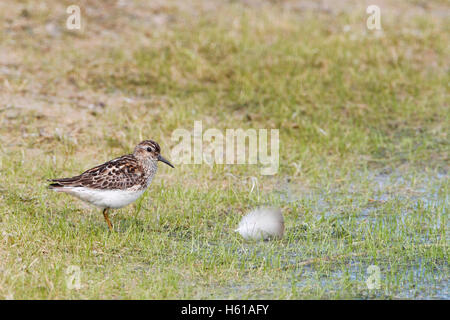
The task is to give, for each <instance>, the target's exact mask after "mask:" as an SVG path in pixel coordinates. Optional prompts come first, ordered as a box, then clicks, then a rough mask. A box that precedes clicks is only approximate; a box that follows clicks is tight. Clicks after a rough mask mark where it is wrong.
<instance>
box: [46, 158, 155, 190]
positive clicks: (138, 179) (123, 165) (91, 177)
mask: <svg viewBox="0 0 450 320" xmlns="http://www.w3.org/2000/svg"><path fill="white" fill-rule="evenodd" d="M145 169H146V168H144V167H143V165H142V164H140V163H139V161H138V160H137V159H136V157H135V156H134V155H132V154H128V155H125V156H122V157H119V158H116V159H113V160H110V161H108V162H105V163H103V164H101V165H99V166H96V167H94V168H92V169H89V170H87V171H85V172H83V173H82V174H80V175H78V176H75V177H72V178H63V179H53V180H51V181H52V182H54V183H52V184H50V187H88V188H94V189H106V190H113V189H121V190H126V189H129V188H131V187H133V186H136V185H140V186H142V187H146V181H147V179H148V173H147V174H146V170H145Z"/></svg>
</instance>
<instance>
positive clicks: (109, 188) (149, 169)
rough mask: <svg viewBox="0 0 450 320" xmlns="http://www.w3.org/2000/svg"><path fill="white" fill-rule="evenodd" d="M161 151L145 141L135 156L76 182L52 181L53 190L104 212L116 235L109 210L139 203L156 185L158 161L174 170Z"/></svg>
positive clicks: (113, 162)
mask: <svg viewBox="0 0 450 320" xmlns="http://www.w3.org/2000/svg"><path fill="white" fill-rule="evenodd" d="M160 150H161V149H160V147H159V144H158V143H156V142H155V141H153V140H144V141H142V142H141V143H139V144H138V145H137V146H136V148H134V152H133V153H132V154H127V155H124V156H121V157H119V158H116V159H113V160H110V161H108V162H105V163H103V164H101V165H99V166H96V167H94V168H92V169H89V170H87V171H85V172H83V173H82V174H80V175H78V176H75V177H72V178H63V179H52V180H50V181H52V182H53V183H52V184H50V185H49V188H50V189H52V190H55V191H57V192H65V193H68V194H70V195H72V196H75V197H77V198H79V199H81V200H83V201H85V202H88V203H90V204H93V205H94V206H97V207H100V208H102V209H103V216H104V217H105V220H106V223H107V224H108V228H109V229H110V230H111V231H112V230H113V225H112V224H111V221H110V220H109V217H108V210H109V209H117V208H122V207H125V206H126V205H128V204H130V203H132V202H133V201H136V200H137V199H138V198H139V197H140V196H141V195H142V194H143V193H144V191H145V189H147V187H148V186H149V185H150V183H151V182H152V179H153V177H154V176H155V174H156V170H157V169H158V161H162V162H164V163H166V164H167V165H169V166H171V167H172V168H173V165H172V164H171V163H170V162H169V161H168V160H166V159H164V157H163V156H161V154H160Z"/></svg>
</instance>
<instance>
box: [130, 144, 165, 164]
mask: <svg viewBox="0 0 450 320" xmlns="http://www.w3.org/2000/svg"><path fill="white" fill-rule="evenodd" d="M160 151H161V148H160V147H159V144H158V143H157V142H155V141H153V140H144V141H142V142H141V143H139V144H138V145H137V146H136V148H134V152H133V155H134V156H135V157H136V158H140V159H144V160H151V161H154V162H157V161H161V162H164V163H165V164H167V165H169V166H171V167H172V168H174V166H173V165H172V164H171V163H170V162H169V161H168V160H167V159H165V158H164V157H163V156H162V155H161V154H160Z"/></svg>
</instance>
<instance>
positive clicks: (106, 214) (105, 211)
mask: <svg viewBox="0 0 450 320" xmlns="http://www.w3.org/2000/svg"><path fill="white" fill-rule="evenodd" d="M103 217H105V220H106V223H107V224H108V228H109V230H110V231H113V225H112V223H111V221H110V220H109V217H108V208H105V209H103Z"/></svg>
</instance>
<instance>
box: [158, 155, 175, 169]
mask: <svg viewBox="0 0 450 320" xmlns="http://www.w3.org/2000/svg"><path fill="white" fill-rule="evenodd" d="M158 161H161V162H164V163H165V164H167V165H168V166H171V167H172V168H175V167H174V166H173V165H172V164H171V163H170V162H169V160H167V159H165V158H164V157H163V156H162V155H159V156H158Z"/></svg>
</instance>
